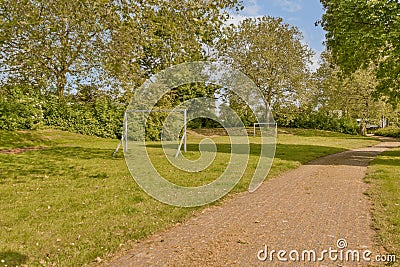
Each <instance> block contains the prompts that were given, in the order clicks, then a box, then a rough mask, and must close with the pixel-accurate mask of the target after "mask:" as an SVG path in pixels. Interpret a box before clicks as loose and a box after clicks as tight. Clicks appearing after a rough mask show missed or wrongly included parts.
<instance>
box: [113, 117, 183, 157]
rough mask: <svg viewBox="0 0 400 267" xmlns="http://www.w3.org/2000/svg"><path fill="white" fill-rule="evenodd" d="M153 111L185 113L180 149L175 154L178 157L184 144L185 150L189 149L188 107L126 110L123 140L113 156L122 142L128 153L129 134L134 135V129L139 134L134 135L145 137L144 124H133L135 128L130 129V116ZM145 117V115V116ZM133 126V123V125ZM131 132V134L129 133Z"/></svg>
mask: <svg viewBox="0 0 400 267" xmlns="http://www.w3.org/2000/svg"><path fill="white" fill-rule="evenodd" d="M153 112H164V113H169V114H171V113H182V114H183V118H182V123H183V133H182V137H181V140H180V143H179V146H178V150H177V152H176V154H175V157H178V155H179V152H180V151H181V149H182V146H183V151H184V152H185V153H186V151H187V134H186V130H187V128H186V127H187V110H186V109H153V110H132V109H131V110H126V111H125V113H124V122H123V133H122V138H121V141H120V142H119V144H118V146H117V148H116V149H115V151H114V153H113V156H115V155H116V154H117V152H118V150H119V148H120V147H121V145H122V144H124V152H125V153H127V152H128V150H129V147H128V141H129V136H131V137H132V136H133V135H132V131H136V132H137V135H136V136H134V137H139V138H145V136H144V128H145V127H144V124H145V122H144V123H143V124H142V125H135V126H133V129H130V128H131V127H129V126H130V124H129V119H128V116H129V115H130V114H132V113H136V114H144V113H153ZM143 117H144V116H143ZM131 126H132V125H131ZM128 133H129V134H128Z"/></svg>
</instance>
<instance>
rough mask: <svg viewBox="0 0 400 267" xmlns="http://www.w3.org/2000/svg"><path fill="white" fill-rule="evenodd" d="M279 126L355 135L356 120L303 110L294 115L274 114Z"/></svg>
mask: <svg viewBox="0 0 400 267" xmlns="http://www.w3.org/2000/svg"><path fill="white" fill-rule="evenodd" d="M276 121H277V123H278V125H279V126H283V127H290V128H305V129H318V130H327V131H334V132H340V133H345V134H353V135H356V134H358V132H359V126H358V124H357V122H356V121H355V120H353V119H351V118H340V119H339V118H336V117H332V116H330V115H328V114H326V113H324V112H303V113H300V114H297V115H296V116H291V117H290V118H289V117H286V116H282V115H281V116H279V114H278V115H277V116H276Z"/></svg>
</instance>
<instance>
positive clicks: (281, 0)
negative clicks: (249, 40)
mask: <svg viewBox="0 0 400 267" xmlns="http://www.w3.org/2000/svg"><path fill="white" fill-rule="evenodd" d="M243 4H244V10H243V11H241V12H240V13H239V15H234V16H235V20H239V19H243V18H246V17H259V16H273V17H281V18H283V20H284V21H285V22H286V23H289V24H291V25H294V26H297V27H298V28H299V29H300V31H301V32H302V33H303V36H304V41H305V42H306V43H307V44H308V45H309V46H310V47H311V48H312V49H313V50H314V51H315V53H316V55H315V57H314V60H313V61H314V66H313V68H316V67H317V61H318V59H319V55H320V53H321V52H322V51H324V50H325V48H324V46H323V44H322V42H323V41H324V39H325V32H324V31H323V30H322V28H321V27H320V26H318V27H316V26H315V25H314V24H315V22H316V21H317V20H319V19H321V16H322V14H323V13H324V11H323V9H322V5H321V3H320V1H319V0H243Z"/></svg>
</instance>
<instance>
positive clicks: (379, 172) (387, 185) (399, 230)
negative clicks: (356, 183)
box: [365, 148, 400, 266]
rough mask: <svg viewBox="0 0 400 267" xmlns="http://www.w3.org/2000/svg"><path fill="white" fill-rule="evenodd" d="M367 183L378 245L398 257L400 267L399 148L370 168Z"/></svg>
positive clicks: (387, 152)
mask: <svg viewBox="0 0 400 267" xmlns="http://www.w3.org/2000/svg"><path fill="white" fill-rule="evenodd" d="M365 181H366V182H368V183H370V188H369V189H368V191H367V194H368V196H369V197H370V198H371V201H372V204H373V209H372V216H373V227H374V229H375V230H376V231H377V240H378V244H379V245H381V246H383V247H384V248H385V249H386V251H387V252H388V253H389V254H392V255H396V258H397V266H400V262H399V261H400V148H396V149H392V150H389V151H385V152H383V153H382V154H381V155H380V156H378V157H377V158H375V159H374V160H373V161H372V162H371V165H370V167H369V169H368V174H367V176H366V178H365Z"/></svg>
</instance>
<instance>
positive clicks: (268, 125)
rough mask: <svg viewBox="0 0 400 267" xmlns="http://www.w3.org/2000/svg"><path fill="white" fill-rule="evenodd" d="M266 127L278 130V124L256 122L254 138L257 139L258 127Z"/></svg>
mask: <svg viewBox="0 0 400 267" xmlns="http://www.w3.org/2000/svg"><path fill="white" fill-rule="evenodd" d="M263 125H265V126H266V127H267V128H276V127H277V124H276V122H255V123H254V124H253V136H254V137H256V127H257V126H258V127H260V126H263Z"/></svg>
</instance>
